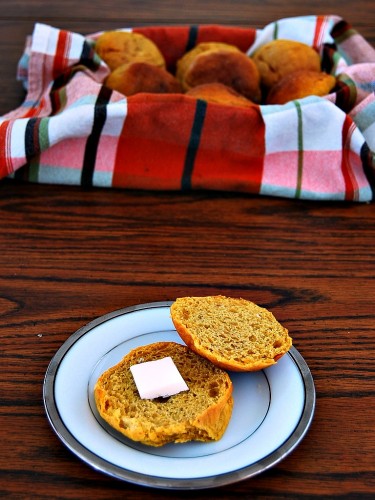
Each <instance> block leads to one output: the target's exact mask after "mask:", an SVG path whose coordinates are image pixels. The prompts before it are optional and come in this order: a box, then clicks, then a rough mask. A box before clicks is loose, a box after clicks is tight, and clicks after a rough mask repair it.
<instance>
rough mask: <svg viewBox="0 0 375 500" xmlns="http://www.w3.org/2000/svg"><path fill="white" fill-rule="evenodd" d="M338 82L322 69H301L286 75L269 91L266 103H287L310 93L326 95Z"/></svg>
mask: <svg viewBox="0 0 375 500" xmlns="http://www.w3.org/2000/svg"><path fill="white" fill-rule="evenodd" d="M335 84H336V78H335V77H334V76H332V75H328V74H327V73H324V72H321V71H319V72H318V71H308V70H301V71H295V72H294V73H290V74H289V75H285V76H284V77H283V78H282V79H281V80H280V81H279V82H278V83H276V85H274V86H273V87H272V88H271V90H270V92H269V93H268V96H267V99H266V104H285V103H286V102H288V101H292V100H294V99H302V98H303V97H307V96H309V95H316V96H325V95H327V94H329V93H330V92H331V90H332V89H333V88H334V86H335Z"/></svg>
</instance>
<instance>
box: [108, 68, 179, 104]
mask: <svg viewBox="0 0 375 500" xmlns="http://www.w3.org/2000/svg"><path fill="white" fill-rule="evenodd" d="M105 84H106V86H107V87H109V88H111V89H112V90H117V91H118V92H120V93H121V94H124V95H125V96H131V95H134V94H139V93H140V92H148V93H153V94H171V93H182V88H181V85H180V82H179V81H178V80H177V79H176V78H175V77H174V76H173V75H172V74H171V73H169V72H168V71H167V70H166V69H164V68H160V67H158V66H155V65H153V64H150V63H147V62H143V61H142V62H140V61H138V62H133V63H129V64H127V63H125V64H122V65H121V66H119V67H118V68H116V69H115V70H114V71H112V72H111V73H110V75H109V76H108V77H107V79H106V81H105Z"/></svg>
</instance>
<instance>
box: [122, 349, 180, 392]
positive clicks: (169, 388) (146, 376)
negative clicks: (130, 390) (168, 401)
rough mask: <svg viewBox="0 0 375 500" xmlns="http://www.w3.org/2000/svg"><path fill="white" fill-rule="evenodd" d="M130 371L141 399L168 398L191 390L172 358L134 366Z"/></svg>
mask: <svg viewBox="0 0 375 500" xmlns="http://www.w3.org/2000/svg"><path fill="white" fill-rule="evenodd" d="M130 371H131V372H132V375H133V378H134V382H135V384H136V386H137V389H138V392H139V396H140V397H141V399H155V398H159V397H168V396H173V395H174V394H178V393H179V392H182V391H188V390H189V387H188V386H187V385H186V382H185V380H184V379H183V378H182V376H181V374H180V372H179V371H178V368H177V366H176V365H175V364H174V362H173V359H172V358H171V357H170V356H168V357H167V358H162V359H157V360H155V361H146V362H145V363H139V364H137V365H133V366H131V367H130Z"/></svg>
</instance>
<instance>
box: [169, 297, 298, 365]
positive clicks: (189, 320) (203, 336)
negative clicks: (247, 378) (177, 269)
mask: <svg viewBox="0 0 375 500" xmlns="http://www.w3.org/2000/svg"><path fill="white" fill-rule="evenodd" d="M171 317H172V321H173V323H174V326H175V328H176V330H177V332H178V334H179V335H180V337H181V338H182V340H183V341H184V342H185V343H186V344H187V345H188V346H189V347H190V349H192V350H193V351H195V352H196V353H198V354H200V355H201V356H203V357H205V358H207V359H209V360H210V361H212V363H214V364H215V365H217V366H219V367H221V368H224V369H226V370H233V371H256V370H261V369H263V368H267V367H268V366H271V365H273V364H275V363H276V362H277V360H278V359H279V358H280V357H281V356H283V355H284V354H285V353H286V352H287V351H288V350H289V349H290V347H291V345H292V339H291V338H290V337H289V335H288V330H287V329H286V328H284V327H283V326H282V325H281V324H280V323H279V322H278V321H277V320H276V319H275V317H274V316H273V314H272V313H271V312H270V311H268V310H267V309H264V308H262V307H259V306H258V305H256V304H254V303H253V302H250V301H247V300H244V299H236V298H229V297H223V296H221V295H218V296H208V297H183V298H178V299H177V300H176V301H175V302H174V303H173V304H172V306H171Z"/></svg>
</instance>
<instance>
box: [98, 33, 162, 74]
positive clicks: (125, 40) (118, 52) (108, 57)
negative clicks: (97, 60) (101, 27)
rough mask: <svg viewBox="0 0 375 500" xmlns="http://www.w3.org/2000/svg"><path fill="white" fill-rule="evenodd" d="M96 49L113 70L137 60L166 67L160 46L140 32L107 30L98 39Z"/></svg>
mask: <svg viewBox="0 0 375 500" xmlns="http://www.w3.org/2000/svg"><path fill="white" fill-rule="evenodd" d="M95 50H96V52H97V53H98V54H99V56H100V57H101V58H102V59H103V61H105V62H106V64H107V65H108V67H109V68H110V70H111V71H113V70H114V69H116V68H118V67H119V66H121V65H122V64H125V63H131V62H135V61H141V62H147V63H149V64H153V65H154V66H159V67H160V68H165V59H164V57H163V55H162V53H161V52H160V50H159V49H158V47H157V46H156V45H155V44H154V42H153V41H152V40H150V39H149V38H147V37H145V36H144V35H141V34H140V33H133V32H131V31H105V32H104V33H103V34H102V35H100V36H99V37H98V39H97V40H96V43H95Z"/></svg>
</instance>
